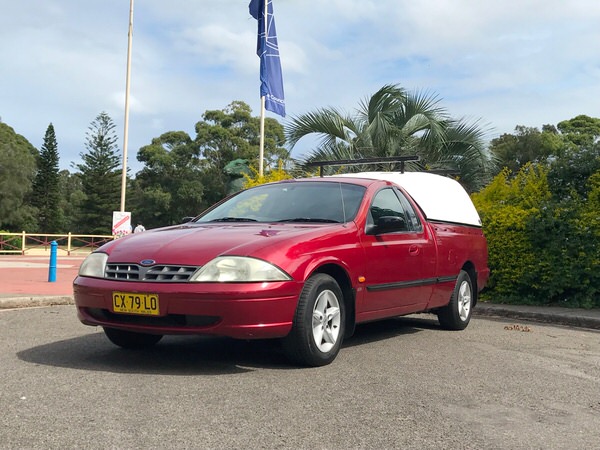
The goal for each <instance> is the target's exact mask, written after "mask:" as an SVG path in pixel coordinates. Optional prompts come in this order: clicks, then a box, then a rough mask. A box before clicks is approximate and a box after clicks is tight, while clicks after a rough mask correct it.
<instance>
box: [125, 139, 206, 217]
mask: <svg viewBox="0 0 600 450" xmlns="http://www.w3.org/2000/svg"><path fill="white" fill-rule="evenodd" d="M137 158H138V161H140V162H143V163H144V164H145V166H144V168H143V169H142V170H141V171H140V172H139V173H138V174H137V176H136V179H135V180H134V182H133V184H132V188H133V195H132V198H133V200H132V204H133V205H134V206H133V208H132V209H133V211H134V215H135V217H136V221H139V222H142V223H144V224H145V226H146V227H147V228H154V227H158V226H164V225H172V224H174V223H180V222H181V219H182V218H183V217H185V216H190V215H195V214H197V212H198V211H199V210H200V209H201V208H202V202H203V195H204V180H203V173H202V160H201V159H200V157H199V151H198V148H197V146H196V145H195V144H194V142H193V141H192V139H191V138H190V136H189V135H188V134H187V133H185V132H183V131H172V132H169V133H165V134H163V135H161V136H160V137H158V138H155V139H152V143H151V144H150V145H146V146H144V147H142V148H141V149H140V150H139V152H138V155H137Z"/></svg>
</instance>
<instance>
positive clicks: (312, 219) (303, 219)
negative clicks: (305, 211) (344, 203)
mask: <svg viewBox="0 0 600 450" xmlns="http://www.w3.org/2000/svg"><path fill="white" fill-rule="evenodd" d="M277 222H318V223H340V221H339V220H333V219H319V218H316V217H296V218H295V219H283V220H278V221H277Z"/></svg>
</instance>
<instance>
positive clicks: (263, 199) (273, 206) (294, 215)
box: [196, 181, 365, 223]
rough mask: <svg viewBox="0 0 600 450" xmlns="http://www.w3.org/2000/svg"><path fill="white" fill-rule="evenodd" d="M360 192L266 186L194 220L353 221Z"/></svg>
mask: <svg viewBox="0 0 600 450" xmlns="http://www.w3.org/2000/svg"><path fill="white" fill-rule="evenodd" d="M364 193H365V188H364V187H363V186H358V185H355V184H349V183H332V182H322V181H321V182H319V181H315V182H312V181H308V182H305V181H303V182H286V183H278V184H269V185H263V186H258V187H255V188H252V189H248V190H246V191H242V192H240V193H239V194H238V195H236V196H234V197H232V198H230V199H229V200H227V201H226V202H224V203H222V204H220V205H219V206H217V207H216V208H214V209H212V210H210V211H208V212H207V213H206V214H204V215H202V216H200V217H199V218H198V219H197V220H196V221H197V222H202V223H204V222H254V221H256V222H315V223H344V222H348V221H350V220H353V219H354V216H355V215H356V212H357V211H358V207H359V205H360V202H361V200H362V198H363V195H364Z"/></svg>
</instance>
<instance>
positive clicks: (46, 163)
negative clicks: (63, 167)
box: [32, 124, 64, 233]
mask: <svg viewBox="0 0 600 450" xmlns="http://www.w3.org/2000/svg"><path fill="white" fill-rule="evenodd" d="M58 162H59V156H58V144H57V142H56V134H55V132H54V126H53V125H52V124H50V125H48V128H47V129H46V134H45V135H44V142H43V144H42V148H41V150H40V154H39V158H38V163H37V173H36V175H35V179H34V180H33V194H32V204H33V205H34V206H35V207H37V210H38V224H39V231H41V232H44V233H60V232H61V231H63V230H64V217H63V210H62V209H61V206H62V205H61V201H60V200H61V191H60V176H59V168H58Z"/></svg>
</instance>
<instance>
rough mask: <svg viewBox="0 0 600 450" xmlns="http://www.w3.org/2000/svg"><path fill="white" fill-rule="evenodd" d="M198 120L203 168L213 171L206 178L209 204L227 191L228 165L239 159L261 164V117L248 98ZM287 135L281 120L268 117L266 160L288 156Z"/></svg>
mask: <svg viewBox="0 0 600 450" xmlns="http://www.w3.org/2000/svg"><path fill="white" fill-rule="evenodd" d="M202 119H203V120H201V121H199V122H198V123H196V138H195V140H194V142H195V144H196V146H197V148H198V150H199V156H201V157H202V164H203V165H202V169H203V171H204V172H205V173H207V174H208V173H209V172H210V174H211V176H210V177H207V179H206V186H207V187H208V189H206V191H205V192H206V195H205V199H206V206H209V205H210V204H212V203H214V202H216V201H218V200H220V199H221V198H223V197H224V196H225V194H226V185H227V181H228V178H227V176H226V175H225V174H224V173H223V169H224V168H225V166H226V165H227V164H228V163H230V162H231V161H233V160H235V159H246V160H248V161H250V162H251V166H254V167H258V165H259V161H258V159H259V143H260V119H259V117H253V116H252V109H251V108H250V107H249V106H248V105H247V104H246V103H244V102H241V101H234V102H232V103H230V104H229V105H228V106H227V107H226V108H225V109H223V110H209V111H206V112H205V113H204V114H203V116H202ZM284 143H285V137H284V132H283V127H282V126H281V124H280V123H279V122H278V121H277V120H275V119H272V118H266V119H265V142H264V164H265V166H266V167H267V168H268V167H274V166H276V164H277V162H278V161H279V160H284V161H285V160H287V159H288V158H289V152H288V151H287V150H286V149H285V147H283V145H284Z"/></svg>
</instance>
